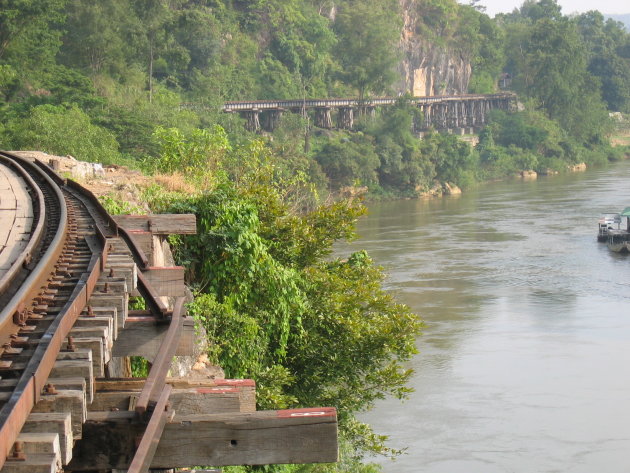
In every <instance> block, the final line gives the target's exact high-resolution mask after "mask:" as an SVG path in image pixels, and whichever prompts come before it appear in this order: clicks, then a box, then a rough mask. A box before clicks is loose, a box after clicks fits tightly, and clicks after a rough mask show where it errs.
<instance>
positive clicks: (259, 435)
mask: <svg viewBox="0 0 630 473" xmlns="http://www.w3.org/2000/svg"><path fill="white" fill-rule="evenodd" d="M118 221H119V222H121V223H120V225H118V224H117V223H116V220H114V218H112V217H111V216H110V215H109V214H108V213H107V212H106V211H105V210H104V209H103V207H102V206H101V205H100V203H99V202H98V199H96V197H95V196H94V195H93V194H91V193H90V192H89V191H87V190H85V189H83V188H82V187H80V186H79V185H78V184H76V183H75V182H73V181H70V180H65V179H62V178H61V177H59V176H58V175H57V174H55V173H54V172H53V171H52V170H50V169H49V168H48V167H47V166H46V165H44V164H42V163H41V162H39V161H34V160H29V159H25V158H21V157H19V156H17V155H15V154H11V153H6V152H0V473H40V472H41V473H58V472H60V471H62V470H64V471H83V472H85V471H110V470H112V469H127V470H128V471H129V472H130V473H145V472H148V470H149V468H176V467H190V466H193V465H201V464H204V465H208V464H213V465H218V466H223V465H243V464H270V463H312V462H331V461H336V459H337V420H336V411H335V409H334V408H306V409H290V410H281V411H256V405H255V384H254V383H253V381H252V380H223V379H218V380H215V379H214V378H208V377H206V378H203V379H193V380H191V379H188V378H171V379H169V380H168V384H167V373H168V370H169V366H170V364H171V360H172V359H173V357H174V356H175V355H176V354H177V355H192V354H193V350H192V345H193V343H194V342H193V333H194V329H193V325H192V322H191V321H190V320H189V319H187V318H186V317H185V309H184V303H183V302H184V297H183V296H184V295H185V294H186V290H185V287H184V281H183V268H181V267H154V266H151V262H153V263H155V262H156V261H158V262H162V261H163V255H160V251H156V248H155V246H154V244H156V243H155V242H156V241H157V242H158V243H157V245H158V247H160V246H159V245H160V243H159V242H161V241H162V240H163V239H164V238H165V236H166V235H168V234H171V233H181V234H194V233H196V224H195V217H194V215H160V216H156V215H148V216H147V215H144V216H126V219H125V218H120V217H119V218H118ZM143 242H144V243H143ZM147 242H150V244H148V245H147ZM143 248H145V249H146V250H147V253H145V251H144V250H143ZM137 295H139V296H141V297H142V298H143V299H144V301H145V306H146V309H144V310H136V311H130V310H129V307H128V302H129V297H130V296H137ZM165 296H168V297H171V299H169V303H171V304H172V307H173V309H172V310H169V308H168V307H167V305H165V303H164V302H163V300H164V297H165ZM184 332H185V334H186V335H185V336H184V335H183V333H184ZM114 341H115V342H116V343H114ZM128 356H143V357H145V358H146V359H147V360H150V362H151V366H150V370H149V373H148V375H147V377H146V378H119V376H128V373H125V372H124V370H119V369H117V368H116V367H117V366H120V365H118V363H120V362H121V361H122V360H124V359H125V357H128ZM176 414H177V416H178V417H174V416H175V415H176ZM209 444H210V445H211V447H210V448H209ZM158 446H159V447H160V448H158ZM42 451H45V453H42Z"/></svg>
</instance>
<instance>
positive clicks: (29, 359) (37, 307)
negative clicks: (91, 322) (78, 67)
mask: <svg viewBox="0 0 630 473" xmlns="http://www.w3.org/2000/svg"><path fill="white" fill-rule="evenodd" d="M0 165H1V166H2V167H3V171H4V174H5V175H7V176H9V178H8V180H10V181H11V184H12V187H13V188H12V192H7V191H6V190H5V193H4V195H2V196H0V197H2V200H3V201H4V202H5V203H7V201H11V194H13V195H14V199H13V200H14V210H15V212H14V214H13V216H12V217H13V226H14V227H15V221H16V219H17V215H19V216H20V218H21V219H23V220H24V221H25V222H27V224H24V225H21V226H20V225H18V227H19V229H20V232H19V234H18V235H17V236H15V235H14V241H13V243H14V244H13V247H12V248H11V249H12V250H13V251H12V255H10V257H7V258H5V259H6V262H5V265H4V266H5V269H4V270H3V272H2V273H0V303H1V305H0V308H1V311H0V468H2V466H3V465H5V464H7V467H9V469H11V468H10V466H11V462H20V461H23V460H24V459H25V455H24V453H23V445H22V443H21V442H16V441H17V440H18V437H19V435H20V432H21V429H22V428H23V426H24V424H25V423H26V421H27V418H28V416H29V415H30V413H31V411H32V410H33V408H34V407H35V406H36V405H38V402H40V401H41V400H42V397H46V396H55V395H57V394H59V392H58V391H57V387H56V386H55V385H54V384H53V383H51V382H50V376H51V373H53V374H54V372H55V369H57V371H59V368H58V367H59V366H60V365H61V371H62V372H63V366H65V365H63V363H64V362H70V363H71V366H74V367H75V369H74V370H73V372H74V373H76V372H77V369H76V366H77V363H76V360H80V359H81V357H85V358H86V359H87V361H88V363H87V365H86V363H83V364H82V366H83V367H85V366H88V368H92V369H91V370H90V369H88V374H87V376H85V378H84V379H85V384H86V385H87V387H86V392H85V395H84V397H86V398H87V400H88V401H91V400H92V398H93V382H94V377H95V376H103V375H105V374H106V373H105V372H104V362H105V361H108V360H110V359H111V348H112V343H113V340H112V339H113V338H114V337H115V333H114V332H115V331H117V330H116V328H117V327H116V326H118V325H120V327H121V328H122V326H124V322H125V320H124V319H125V318H126V311H127V307H126V305H127V304H126V301H127V300H128V295H129V294H130V293H131V292H132V291H133V290H138V291H139V293H140V294H141V295H142V296H143V297H144V298H145V300H146V301H147V306H148V307H149V309H150V311H151V313H152V314H153V315H156V316H157V317H161V318H165V317H166V316H171V315H172V314H171V313H170V312H169V311H168V309H167V307H166V306H165V305H164V303H163V302H162V301H161V300H160V298H159V297H158V296H157V294H155V291H154V290H153V289H152V287H151V285H150V284H149V283H148V282H147V281H146V280H145V279H144V278H143V276H142V275H141V274H140V275H139V276H138V273H137V272H135V268H136V265H138V266H139V267H142V268H144V267H146V266H147V263H148V258H147V256H146V255H145V254H144V253H143V251H142V250H141V249H140V248H138V247H137V245H136V244H135V242H134V241H133V239H132V238H131V237H130V236H129V234H128V233H127V232H126V231H125V230H123V229H122V228H119V227H118V225H117V224H116V223H115V222H114V220H113V219H112V218H111V216H109V215H108V214H107V212H106V211H105V210H104V209H103V208H102V206H101V205H100V204H99V203H98V201H97V199H96V198H95V197H94V196H93V195H92V194H91V193H89V192H88V191H86V190H85V189H83V188H81V187H80V186H79V185H77V184H76V183H73V182H72V181H69V182H66V181H65V180H63V179H61V178H60V177H59V176H58V175H56V174H55V173H54V172H52V171H51V170H49V169H48V168H47V167H46V166H45V165H43V164H42V163H40V162H38V161H30V160H26V159H22V158H20V157H18V156H16V155H12V154H8V153H2V154H0ZM17 196H19V197H17ZM25 196H30V204H29V203H28V202H25V199H24V198H25ZM1 205H2V204H1V203H0V206H1ZM5 220H6V219H5ZM3 223H4V224H8V223H9V222H8V221H5V222H3ZM8 244H9V242H7V244H6V245H5V249H6V248H8ZM116 245H117V246H118V249H117V250H114V247H115V246H116ZM16 248H17V249H18V250H19V251H16ZM109 255H112V258H117V262H115V263H114V264H113V265H110V266H108V257H109ZM121 258H122V260H121ZM121 261H122V262H121ZM105 271H107V274H105ZM117 272H118V274H116V273H117ZM101 276H104V279H105V280H104V281H103V280H102V279H103V278H102V277H101ZM117 276H119V277H117ZM120 276H123V277H122V278H121V277H120ZM136 278H138V279H139V280H140V283H139V284H137V283H136ZM110 284H111V285H112V286H113V285H116V284H118V285H119V286H120V284H122V286H123V289H122V291H120V290H119V291H117V292H118V294H120V293H121V292H122V293H123V294H124V295H125V296H126V297H123V298H122V300H121V302H120V304H114V307H112V309H114V313H113V316H112V318H113V319H116V320H110V321H109V322H108V323H107V324H106V325H105V329H104V332H102V333H103V334H104V335H103V337H102V348H101V349H100V350H99V349H97V350H96V352H99V351H100V353H99V359H98V360H96V359H95V358H96V355H97V354H96V353H94V352H93V350H89V351H88V352H87V353H77V351H78V350H77V345H76V344H75V337H73V336H72V335H71V332H72V331H78V332H79V334H78V335H79V337H80V336H81V334H82V333H83V334H85V331H81V330H79V328H75V324H76V323H77V320H78V319H79V317H80V315H81V314H82V313H86V314H85V315H88V316H94V308H93V307H92V306H90V305H88V303H89V301H90V300H92V299H93V295H95V294H96V295H97V296H105V297H107V296H108V295H110V294H112V292H114V291H110V288H109V286H110ZM127 286H132V287H130V288H129V289H128V288H127ZM116 298H117V296H116V295H114V299H116ZM182 302H183V300H181V301H180V302H179V303H178V305H177V308H176V311H175V316H176V317H177V318H180V317H181V313H182V312H183V310H182ZM116 305H118V307H116ZM116 309H118V310H116ZM94 317H95V316H94ZM180 328H181V324H174V325H173V330H172V332H173V334H174V335H173V336H175V335H178V334H179V330H178V329H180ZM101 329H103V327H101V328H100V329H99V328H96V332H98V331H99V330H101ZM108 329H109V330H108ZM90 330H91V331H90ZM88 331H89V333H90V334H93V332H94V330H93V329H89V330H88ZM88 339H89V338H88ZM88 339H85V338H81V341H85V340H88ZM170 344H171V345H173V346H176V343H175V341H171V342H170ZM165 353H166V354H170V356H171V357H172V356H173V354H174V353H175V350H174V349H172V348H171V347H169V346H167V347H165ZM84 361H85V360H84ZM168 361H170V358H169V359H168ZM66 365H67V363H66ZM165 366H166V368H167V367H168V363H167V362H166V360H165V361H164V362H163V363H161V364H158V368H159V372H158V371H156V372H154V373H153V376H152V378H151V383H150V384H151V385H150V386H147V390H146V391H147V392H146V394H144V395H143V400H142V401H141V402H142V410H143V412H144V411H146V410H147V409H149V408H150V407H151V406H152V405H154V404H155V403H156V402H157V401H158V399H159V398H160V396H161V395H162V394H163V392H162V391H163V389H164V388H165V384H164V382H165V378H166V370H165ZM98 371H100V372H99V373H97V372H98ZM79 372H81V371H79ZM160 376H161V377H160ZM61 383H62V384H64V383H65V382H64V381H63V380H61ZM147 384H149V383H147ZM44 405H45V403H44ZM49 407H50V406H49ZM45 409H46V408H45ZM55 409H56V408H55ZM83 410H85V407H83ZM84 420H85V419H84V416H81V418H80V419H79V421H78V422H77V421H76V420H74V419H73V423H75V424H78V425H77V426H76V427H77V428H76V429H75V430H77V432H75V435H74V437H75V438H80V427H81V425H80V424H81V423H82V422H83V421H84ZM147 420H148V419H147ZM148 421H149V422H150V420H148ZM68 448H69V447H68ZM66 457H67V458H70V456H69V455H68V452H66ZM7 462H9V463H7ZM57 466H58V467H60V466H61V465H57ZM3 471H4V470H3Z"/></svg>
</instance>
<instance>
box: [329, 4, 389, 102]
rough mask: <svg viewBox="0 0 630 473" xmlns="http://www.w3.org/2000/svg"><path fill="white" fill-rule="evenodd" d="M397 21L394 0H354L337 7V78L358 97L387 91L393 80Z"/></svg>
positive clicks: (335, 27) (361, 97)
mask: <svg viewBox="0 0 630 473" xmlns="http://www.w3.org/2000/svg"><path fill="white" fill-rule="evenodd" d="M400 21H401V16H400V14H399V7H398V3H397V2H396V1H395V0H379V1H378V2H374V1H370V0H354V1H351V2H348V3H347V4H345V5H343V7H341V8H340V11H339V14H338V15H337V18H336V20H335V25H334V29H335V32H336V34H337V38H338V45H337V49H336V51H337V59H338V61H339V64H340V67H341V72H340V73H339V77H340V78H341V80H342V81H343V82H345V83H346V84H349V85H351V86H352V87H354V88H355V89H356V90H357V92H358V94H359V99H361V100H362V99H363V98H365V96H366V95H368V94H370V93H374V94H381V93H384V92H386V91H387V89H388V88H389V86H390V85H391V84H392V82H393V81H394V79H395V77H396V75H395V70H394V67H395V65H396V63H397V61H398V58H397V56H396V54H395V52H394V51H396V44H397V43H398V40H399V39H400V28H401V25H400Z"/></svg>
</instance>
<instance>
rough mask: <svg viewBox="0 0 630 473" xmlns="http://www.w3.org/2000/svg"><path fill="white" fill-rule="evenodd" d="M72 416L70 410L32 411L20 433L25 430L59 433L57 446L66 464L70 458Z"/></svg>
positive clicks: (72, 441)
mask: <svg viewBox="0 0 630 473" xmlns="http://www.w3.org/2000/svg"><path fill="white" fill-rule="evenodd" d="M71 419H72V416H71V414H70V412H54V413H46V414H44V413H36V412H32V413H31V414H30V415H29V416H28V419H27V420H26V423H25V424H24V427H22V433H26V432H54V433H56V434H57V435H59V447H60V450H61V462H62V463H63V464H64V465H67V464H68V463H69V462H70V459H71V458H72V445H73V444H74V438H73V436H72V420H71Z"/></svg>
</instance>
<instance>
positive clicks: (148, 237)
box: [128, 230, 153, 260]
mask: <svg viewBox="0 0 630 473" xmlns="http://www.w3.org/2000/svg"><path fill="white" fill-rule="evenodd" d="M128 234H129V236H130V237H131V239H132V240H133V241H134V243H135V244H136V246H138V247H139V248H140V249H141V250H142V251H143V253H144V254H145V255H146V256H147V257H148V258H149V260H151V256H152V255H153V233H151V232H144V231H141V230H128Z"/></svg>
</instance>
